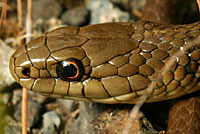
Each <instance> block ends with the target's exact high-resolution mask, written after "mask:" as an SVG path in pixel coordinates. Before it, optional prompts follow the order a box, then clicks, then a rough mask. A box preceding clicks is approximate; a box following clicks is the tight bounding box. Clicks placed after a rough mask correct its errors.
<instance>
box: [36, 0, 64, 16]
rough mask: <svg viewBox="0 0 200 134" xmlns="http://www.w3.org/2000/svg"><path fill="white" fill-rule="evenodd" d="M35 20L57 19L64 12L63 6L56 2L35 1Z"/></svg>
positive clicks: (54, 0) (51, 0)
mask: <svg viewBox="0 0 200 134" xmlns="http://www.w3.org/2000/svg"><path fill="white" fill-rule="evenodd" d="M33 7H34V8H33V18H34V19H38V18H44V19H48V18H50V17H56V18H58V16H59V15H60V13H61V11H62V7H61V5H60V4H59V3H58V2H57V1H56V0H35V1H33Z"/></svg>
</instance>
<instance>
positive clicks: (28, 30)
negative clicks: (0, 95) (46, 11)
mask: <svg viewBox="0 0 200 134" xmlns="http://www.w3.org/2000/svg"><path fill="white" fill-rule="evenodd" d="M27 13H28V14H27V18H26V33H27V35H31V32H32V0H27ZM30 40H31V38H30V37H27V38H26V43H28V42H29V41H30ZM27 98H28V90H27V89H25V88H23V98H22V134H27Z"/></svg>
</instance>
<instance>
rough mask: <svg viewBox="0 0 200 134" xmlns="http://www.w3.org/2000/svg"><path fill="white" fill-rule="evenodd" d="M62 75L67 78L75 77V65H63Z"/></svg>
mask: <svg viewBox="0 0 200 134" xmlns="http://www.w3.org/2000/svg"><path fill="white" fill-rule="evenodd" d="M62 73H63V75H65V76H68V77H73V76H75V75H76V73H77V68H76V67H75V66H74V65H73V64H67V65H65V66H64V65H63V69H62Z"/></svg>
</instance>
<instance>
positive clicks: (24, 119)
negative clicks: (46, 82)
mask: <svg viewBox="0 0 200 134" xmlns="http://www.w3.org/2000/svg"><path fill="white" fill-rule="evenodd" d="M27 100H28V90H27V89H26V88H23V92H22V134H27Z"/></svg>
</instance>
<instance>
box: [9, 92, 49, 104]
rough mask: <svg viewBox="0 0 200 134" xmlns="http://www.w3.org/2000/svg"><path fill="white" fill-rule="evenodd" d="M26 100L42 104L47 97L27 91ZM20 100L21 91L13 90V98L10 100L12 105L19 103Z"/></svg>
mask: <svg viewBox="0 0 200 134" xmlns="http://www.w3.org/2000/svg"><path fill="white" fill-rule="evenodd" d="M28 99H29V100H34V101H36V102H37V103H39V104H42V103H43V102H44V101H45V100H46V99H47V97H45V96H42V95H40V94H37V93H35V92H33V91H29V90H28ZM21 100H22V89H15V90H14V91H13V97H12V100H11V101H12V104H13V105H16V104H18V103H20V101H21Z"/></svg>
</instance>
